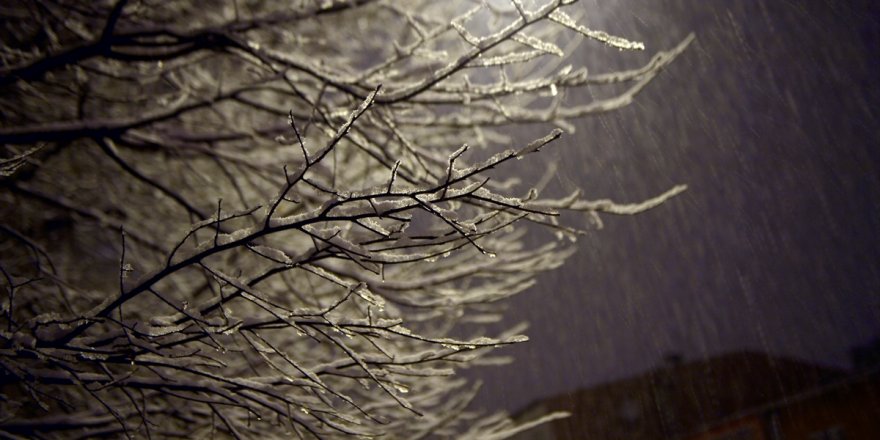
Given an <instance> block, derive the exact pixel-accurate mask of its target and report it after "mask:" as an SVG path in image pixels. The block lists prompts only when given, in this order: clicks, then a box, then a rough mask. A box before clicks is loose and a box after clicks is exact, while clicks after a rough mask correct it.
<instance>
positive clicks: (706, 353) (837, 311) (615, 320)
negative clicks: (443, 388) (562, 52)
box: [469, 0, 880, 412]
mask: <svg viewBox="0 0 880 440" xmlns="http://www.w3.org/2000/svg"><path fill="white" fill-rule="evenodd" d="M579 5H580V6H578V7H582V8H586V10H587V15H586V17H584V18H583V19H582V22H584V23H586V24H588V25H589V26H591V27H593V28H597V29H603V30H606V31H608V32H610V33H612V34H616V35H621V36H625V37H629V38H632V39H638V40H641V41H644V42H646V44H647V46H648V49H647V51H646V52H645V53H638V54H632V53H624V52H618V51H617V50H614V49H609V48H605V47H603V46H601V45H599V44H596V43H589V42H588V43H584V44H582V45H581V46H580V47H579V49H578V52H577V53H576V54H575V55H574V58H573V60H572V63H573V64H575V65H579V64H581V63H586V64H587V65H588V66H589V67H590V68H591V71H592V72H596V73H599V72H604V71H608V70H612V69H614V68H619V67H628V68H632V67H636V66H638V65H641V64H642V63H644V62H645V61H646V60H647V59H649V58H650V56H651V55H652V54H653V53H654V52H655V51H657V50H663V49H667V48H670V47H672V46H674V45H675V44H676V43H677V42H679V41H680V40H681V39H683V38H684V37H685V36H686V35H687V34H688V33H690V32H694V33H696V36H697V40H696V41H695V42H694V43H693V44H692V45H691V46H690V48H689V49H688V50H687V52H685V53H684V54H683V55H682V56H681V57H680V58H679V59H677V60H676V61H675V62H674V63H673V64H672V66H671V67H670V68H668V69H667V70H666V71H665V72H663V73H662V74H661V75H660V76H659V77H658V78H657V79H656V80H655V81H654V82H653V83H652V84H651V85H649V87H648V88H647V90H645V91H644V92H643V93H642V94H641V95H639V96H638V97H637V98H636V100H635V103H634V104H632V105H631V106H629V107H627V108H625V109H623V110H620V111H616V112H613V113H609V114H606V115H602V116H599V117H594V118H588V119H585V120H583V121H579V122H578V123H577V131H576V133H574V134H572V135H569V136H567V139H566V140H565V141H564V144H563V145H556V146H554V148H549V149H547V151H546V154H545V155H544V156H545V158H547V160H556V161H558V162H559V163H560V164H561V169H560V170H559V172H558V173H557V175H556V177H555V178H554V180H553V182H552V183H551V189H552V190H554V191H559V192H560V193H561V192H562V191H570V190H572V189H573V188H575V187H580V188H582V189H583V190H584V192H585V195H586V196H587V197H589V198H604V197H610V198H613V199H615V200H616V201H620V202H627V201H638V200H641V199H644V198H647V197H651V196H653V195H656V194H659V193H660V192H663V191H665V190H666V189H668V188H669V187H671V186H673V185H675V184H678V183H685V184H687V185H689V187H690V189H689V190H688V191H687V192H686V193H684V194H682V195H681V196H679V197H678V198H676V199H674V200H672V201H670V202H668V203H667V204H665V205H663V206H661V207H659V208H657V209H655V210H653V211H650V212H647V213H645V214H642V215H639V216H637V217H609V216H605V217H604V220H605V228H604V229H603V230H599V231H593V232H591V233H590V234H589V235H587V236H585V237H581V239H580V240H579V241H578V243H577V247H578V252H577V253H576V254H575V255H574V256H573V257H572V258H571V259H570V260H569V261H568V262H567V264H566V266H564V267H563V268H562V269H561V270H559V271H557V272H555V273H551V274H548V275H546V276H543V277H542V279H541V280H540V282H539V285H538V286H537V287H535V288H533V289H531V290H530V291H528V292H526V293H525V294H522V295H519V296H518V297H516V298H515V299H513V300H512V304H511V305H510V310H509V313H508V319H509V321H508V322H511V321H518V320H527V321H529V322H531V324H532V327H531V328H530V329H529V331H528V334H529V335H530V337H531V342H529V343H527V344H520V345H518V346H516V347H513V348H509V349H506V351H505V352H504V353H503V354H509V355H512V356H515V357H516V362H515V363H514V364H512V365H510V366H506V367H500V368H483V369H480V370H479V371H475V372H470V373H469V375H471V376H473V377H479V378H480V379H482V380H483V381H484V388H483V391H482V393H481V395H480V396H479V398H478V401H477V404H478V406H484V407H487V408H491V409H505V410H508V411H511V412H516V411H517V410H520V409H522V408H523V407H524V406H526V405H527V404H528V403H530V402H532V401H534V400H536V399H539V398H543V397H547V396H552V395H558V394H563V393H566V392H570V391H573V390H574V389H576V388H578V387H587V386H590V385H595V384H598V383H602V382H605V381H609V380H614V379H620V378H624V377H628V376H632V375H634V374H638V373H640V372H644V371H647V370H650V369H651V368H653V367H655V366H657V365H658V364H660V363H662V362H663V358H664V356H667V355H669V354H673V353H675V354H680V355H682V356H683V357H684V359H685V361H687V360H694V359H702V358H707V357H711V356H714V355H718V354H721V353H725V352H730V351H735V350H744V349H749V350H755V351H763V352H768V353H771V354H775V355H783V356H790V357H794V358H798V359H803V360H808V361H812V362H816V363H819V364H822V365H828V366H836V367H843V368H848V367H849V366H850V358H849V350H850V348H851V347H853V346H856V345H862V344H866V343H868V342H869V341H870V340H871V339H872V338H874V337H876V336H877V335H878V333H880V269H878V262H880V251H878V249H880V248H878V244H880V208H878V201H880V172H878V171H880V170H878V168H880V162H878V158H880V152H878V148H880V125H878V113H880V112H878V108H877V105H878V103H880V100H878V97H880V88H878V86H877V78H880V51H878V47H880V25H878V14H880V7H878V6H876V3H874V2H869V1H848V2H843V1H836V2H835V1H818V0H808V1H783V0H776V1H770V0H766V1H759V0H755V1H746V0H740V1H722V0H716V1H705V0H624V1H617V2H600V1H598V0H588V1H582V2H581V3H579ZM538 131H540V130H538ZM535 133H537V131H536V132H535ZM533 134H534V133H533ZM532 137H536V136H532ZM564 220H565V222H567V223H568V224H570V225H573V226H585V225H586V224H587V220H586V218H585V217H581V216H578V215H568V216H566V217H564ZM542 238H543V239H546V238H547V237H538V239H542Z"/></svg>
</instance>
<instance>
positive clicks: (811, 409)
mask: <svg viewBox="0 0 880 440" xmlns="http://www.w3.org/2000/svg"><path fill="white" fill-rule="evenodd" d="M554 411H568V412H571V413H572V417H570V418H568V419H563V420H558V421H555V422H553V423H550V424H547V425H545V426H542V427H539V428H538V429H536V430H533V431H530V432H526V433H523V434H520V435H519V436H518V437H516V438H517V439H518V440H526V439H596V440H601V439H632V440H639V439H646V440H647V439H681V440H779V439H786V440H788V439H805V440H839V439H841V440H842V439H846V440H853V439H866V440H867V439H880V375H878V374H877V371H876V370H875V371H874V372H862V373H859V374H857V375H848V374H846V373H845V372H844V371H842V370H838V369H834V368H827V367H822V366H818V365H814V364H810V363H806V362H802V361H798V360H794V359H788V358H783V357H775V356H770V355H767V354H762V353H757V352H737V353H731V354H727V355H723V356H719V357H715V358H710V359H702V360H697V361H690V362H685V361H684V360H683V359H682V358H681V357H678V356H667V357H666V359H665V363H664V364H663V365H661V366H660V367H658V368H656V369H654V370H651V371H649V372H647V373H645V374H642V375H639V376H635V377H632V378H628V379H624V380H620V381H616V382H611V383H607V384H602V385H599V386H596V387H593V388H589V389H582V390H577V391H574V392H572V393H569V394H566V395H561V396H556V397H551V398H548V399H545V400H542V401H540V402H537V403H535V404H533V405H531V406H530V407H528V408H527V409H526V410H525V411H523V412H522V413H520V414H519V415H518V416H517V417H518V418H519V419H521V420H527V419H532V418H534V417H537V416H540V415H542V414H547V413H550V412H554Z"/></svg>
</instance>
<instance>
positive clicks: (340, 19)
mask: <svg viewBox="0 0 880 440" xmlns="http://www.w3.org/2000/svg"><path fill="white" fill-rule="evenodd" d="M569 3H574V2H572V1H562V0H533V1H530V0H510V1H499V0H490V1H485V2H468V1H462V2H446V1H429V0H425V1H407V2H397V1H369V0H336V1H333V0H330V1H293V0H290V1H286V2H280V1H263V0H238V1H199V2H187V1H153V0H138V1H136V0H132V1H125V0H120V1H114V2H108V1H95V2H77V1H69V0H13V1H9V2H4V4H3V5H2V6H0V15H2V20H3V25H2V27H0V33H2V41H3V47H2V52H0V56H2V66H3V67H2V70H0V114H2V115H3V116H2V126H0V143H2V144H3V159H2V162H0V164H2V180H0V182H2V186H0V200H2V207H0V212H2V223H0V236H2V237H3V239H2V242H0V243H2V244H0V271H2V275H3V285H4V289H5V297H4V298H3V301H2V317H0V380H2V386H0V388H2V394H0V434H2V435H3V436H6V437H15V436H21V437H61V438H74V437H96V436H111V437H116V436H127V437H162V438H164V437H186V438H194V437H195V438H202V437H209V436H214V435H217V436H220V437H229V436H232V437H235V438H254V437H256V436H258V435H268V436H285V437H290V436H297V437H299V438H337V437H349V436H360V437H361V438H371V437H376V436H382V437H383V438H397V437H401V438H425V437H431V436H435V437H444V436H453V435H455V436H456V438H491V439H501V438H505V437H507V436H509V435H511V434H513V433H516V432H518V431H519V430H522V429H527V428H529V427H530V426H533V425H534V424H536V423H540V422H542V421H546V420H548V419H552V418H555V417H560V416H562V415H561V414H554V415H551V416H549V417H548V418H546V419H544V420H537V421H534V422H532V423H529V424H526V425H522V426H514V424H513V423H512V422H511V421H510V419H508V418H507V417H506V416H505V415H504V414H496V415H484V414H479V413H475V412H472V411H470V410H468V409H467V406H468V403H469V401H470V400H471V399H472V398H473V396H474V394H475V393H476V390H477V388H476V387H475V386H473V385H469V384H468V383H467V382H466V381H465V380H463V379H460V378H457V377H456V376H455V374H454V373H455V370H456V369H457V368H460V367H467V366H470V365H486V364H492V363H499V362H501V361H504V358H499V357H496V356H494V355H493V351H494V349H495V348H498V347H502V346H504V345H507V344H512V343H517V342H522V341H525V340H526V337H524V336H520V335H518V333H519V332H520V331H521V330H522V328H521V327H513V328H511V329H510V331H509V332H506V333H504V334H500V335H495V336H493V337H485V336H482V334H481V333H480V332H481V331H482V330H481V326H482V325H484V324H486V323H490V322H495V321H497V320H499V319H500V315H499V310H498V309H497V308H496V306H495V303H496V302H497V301H499V300H502V299H504V298H506V297H509V296H510V295H513V294H516V293H518V292H521V291H523V290H525V289H527V288H529V287H531V286H532V285H533V283H534V279H535V276H536V274H538V273H540V272H542V271H547V270H550V269H553V268H555V267H557V266H559V265H560V264H562V262H563V261H564V260H565V258H566V256H568V255H569V254H570V253H571V252H572V250H573V248H572V246H571V244H570V243H568V241H567V240H558V241H550V242H548V243H546V244H545V245H543V246H540V247H537V248H529V247H527V246H525V245H524V243H523V240H522V237H523V231H524V229H523V227H524V225H525V224H536V225H540V226H542V227H547V228H551V229H552V230H554V231H555V232H557V234H559V235H560V237H574V236H576V235H577V234H580V233H582V231H579V230H577V229H574V228H571V227H567V226H564V225H562V224H560V222H559V221H558V220H557V217H558V213H559V212H561V211H564V210H575V211H583V212H588V213H592V214H594V215H595V214H596V213H602V212H604V213H611V214H633V213H636V212H640V211H643V210H645V209H649V208H651V207H653V206H656V205H658V204H660V203H661V202H663V201H664V200H666V199H667V198H669V197H672V196H674V195H675V194H677V193H678V192H680V191H682V190H683V189H684V187H675V188H673V189H671V190H669V191H667V192H666V193H664V194H662V195H660V196H658V197H657V198H655V199H652V200H648V201H646V202H643V203H640V204H634V205H618V204H615V203H613V202H611V201H608V200H599V201H589V200H585V199H582V198H581V196H580V194H579V193H575V194H572V195H571V196H569V197H566V198H562V199H546V198H542V197H541V196H540V195H539V190H540V185H538V186H537V189H531V190H524V189H522V184H521V183H520V182H519V181H518V179H513V178H507V179H505V178H504V175H503V167H504V166H505V164H506V163H508V162H509V161H511V160H513V159H521V158H523V157H525V156H526V155H529V154H531V153H534V152H537V151H538V150H540V149H541V148H542V147H544V146H546V145H547V144H549V143H551V142H552V141H554V140H555V139H557V138H558V137H559V136H560V135H561V133H562V131H561V130H560V129H559V128H563V129H565V128H568V123H567V122H566V121H568V120H570V119H572V118H577V117H581V116H585V115H590V114H595V113H599V112H605V111H609V110H613V109H616V108H619V107H621V106H625V105H627V104H628V103H629V102H630V101H631V99H632V98H633V96H634V95H636V94H637V93H638V92H639V91H640V90H642V88H644V87H645V86H646V85H647V84H648V82H650V81H651V79H653V78H654V77H655V76H656V75H657V74H658V73H659V72H660V71H661V70H662V68H663V67H664V66H666V65H667V64H668V63H670V62H671V61H672V60H673V59H674V58H675V57H676V56H677V55H678V54H680V53H681V52H682V51H683V50H684V49H685V47H686V46H687V45H688V44H689V42H690V41H691V39H692V37H688V38H687V39H685V40H684V41H682V43H681V44H679V45H678V46H676V47H674V48H672V49H671V50H669V51H666V52H659V53H657V54H656V56H654V58H653V59H651V61H650V62H649V63H648V64H646V65H644V66H641V67H638V68H634V69H633V70H627V71H620V72H610V73H600V74H592V73H591V74H588V73H587V70H586V69H585V68H573V67H571V66H563V65H562V64H563V63H564V61H565V58H564V55H565V51H564V50H563V49H562V47H566V46H567V47H568V48H569V50H570V49H572V48H574V47H575V46H576V45H577V44H579V43H580V42H581V41H584V42H585V44H593V45H594V46H592V47H595V48H598V49H600V50H605V49H603V48H602V46H603V45H604V46H606V47H609V48H611V49H613V50H642V49H643V45H642V44H641V43H638V42H633V41H629V40H626V39H624V38H620V37H616V36H612V35H610V34H608V33H605V32H603V31H597V30H592V29H590V28H588V27H586V26H585V25H584V24H581V21H583V20H581V18H580V17H579V15H580V14H579V11H581V9H578V7H577V6H568V4H569ZM584 86H596V87H608V90H609V91H610V92H611V94H610V95H609V96H610V97H608V98H606V99H599V100H595V101H592V102H587V103H584V102H577V101H576V100H574V99H570V98H571V97H570V96H569V95H570V94H568V93H567V91H568V90H569V89H572V88H578V87H584ZM527 123H530V124H531V123H533V124H535V125H534V127H535V130H537V131H539V133H540V134H538V135H536V136H535V137H536V138H537V139H535V140H531V141H525V142H523V141H520V140H518V139H510V138H509V137H508V136H507V135H506V134H505V132H504V130H505V128H506V127H509V126H511V125H517V124H527ZM552 125H556V126H557V127H558V128H554V129H552V130H550V128H551V126H552ZM504 148H508V149H504ZM493 169H500V170H501V171H500V173H499V172H493V173H492V174H491V176H490V171H491V170H493ZM454 334H457V335H459V336H460V337H458V338H453V337H452V336H451V335H454ZM469 334H471V335H475V336H473V337H468V336H461V335H469ZM456 433H457V434H456Z"/></svg>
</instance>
